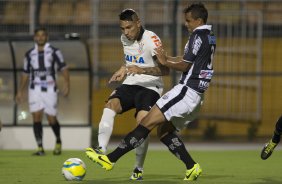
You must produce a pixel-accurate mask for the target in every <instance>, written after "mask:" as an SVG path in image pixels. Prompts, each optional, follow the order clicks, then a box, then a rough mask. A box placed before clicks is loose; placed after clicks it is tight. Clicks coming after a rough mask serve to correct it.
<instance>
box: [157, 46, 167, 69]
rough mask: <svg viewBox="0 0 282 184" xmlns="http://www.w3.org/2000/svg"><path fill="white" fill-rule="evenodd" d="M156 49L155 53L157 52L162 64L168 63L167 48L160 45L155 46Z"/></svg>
mask: <svg viewBox="0 0 282 184" xmlns="http://www.w3.org/2000/svg"><path fill="white" fill-rule="evenodd" d="M154 50H155V53H156V56H157V58H158V60H159V62H160V63H161V64H162V65H166V63H167V61H166V60H167V56H166V54H165V50H164V49H163V47H162V46H160V47H157V48H155V49H154Z"/></svg>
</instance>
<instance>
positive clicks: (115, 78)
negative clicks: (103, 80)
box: [109, 66, 126, 83]
mask: <svg viewBox="0 0 282 184" xmlns="http://www.w3.org/2000/svg"><path fill="white" fill-rule="evenodd" d="M125 76H126V67H125V66H121V67H120V69H119V70H118V71H116V72H115V73H114V74H113V76H112V77H111V79H110V80H109V83H111V82H120V81H122V80H123V79H124V78H125Z"/></svg>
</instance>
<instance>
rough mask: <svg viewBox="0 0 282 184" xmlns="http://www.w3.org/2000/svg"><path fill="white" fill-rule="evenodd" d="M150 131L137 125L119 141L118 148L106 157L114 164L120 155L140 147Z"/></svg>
mask: <svg viewBox="0 0 282 184" xmlns="http://www.w3.org/2000/svg"><path fill="white" fill-rule="evenodd" d="M149 133H150V130H148V129H147V128H146V127H144V126H142V125H138V126H137V127H136V128H135V129H134V130H133V131H132V132H130V133H129V134H127V136H125V138H124V139H122V140H121V143H120V144H119V146H118V147H117V148H116V149H115V150H114V151H113V152H111V153H109V154H108V155H107V156H108V158H109V160H110V161H111V162H116V161H117V160H118V159H119V158H120V157H122V155H124V154H126V153H127V152H129V151H131V150H133V149H134V148H136V147H138V146H140V145H141V144H142V143H143V142H144V140H145V139H146V137H147V136H148V135H149Z"/></svg>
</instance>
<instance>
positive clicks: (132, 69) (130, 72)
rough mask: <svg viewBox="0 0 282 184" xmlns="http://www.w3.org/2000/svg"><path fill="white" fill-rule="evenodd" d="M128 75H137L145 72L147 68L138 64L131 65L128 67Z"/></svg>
mask: <svg viewBox="0 0 282 184" xmlns="http://www.w3.org/2000/svg"><path fill="white" fill-rule="evenodd" d="M126 71H127V75H135V74H144V73H145V70H144V69H142V68H140V67H138V66H136V65H131V66H128V67H127V70H126Z"/></svg>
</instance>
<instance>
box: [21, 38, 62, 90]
mask: <svg viewBox="0 0 282 184" xmlns="http://www.w3.org/2000/svg"><path fill="white" fill-rule="evenodd" d="M64 67H66V63H65V62H64V58H63V55H62V53H61V51H60V50H59V49H57V48H55V47H53V46H51V45H50V44H49V43H46V44H45V46H44V51H38V46H37V45H35V46H34V47H33V48H32V49H30V50H29V51H27V52H26V54H25V58H24V67H23V72H24V73H26V74H29V79H30V82H29V87H30V89H34V88H35V87H36V86H39V87H40V88H41V91H47V90H54V91H56V90H57V87H56V73H57V71H59V70H62V69H63V68H64Z"/></svg>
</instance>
